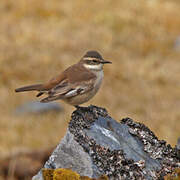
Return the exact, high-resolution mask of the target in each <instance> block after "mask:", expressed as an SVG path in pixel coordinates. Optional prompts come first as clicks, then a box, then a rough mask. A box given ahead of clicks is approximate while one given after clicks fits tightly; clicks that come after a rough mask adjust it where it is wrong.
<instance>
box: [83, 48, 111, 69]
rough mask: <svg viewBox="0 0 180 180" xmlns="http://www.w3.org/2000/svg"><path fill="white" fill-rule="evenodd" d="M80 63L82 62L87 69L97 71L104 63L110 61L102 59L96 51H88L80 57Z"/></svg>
mask: <svg viewBox="0 0 180 180" xmlns="http://www.w3.org/2000/svg"><path fill="white" fill-rule="evenodd" d="M81 63H83V65H84V67H86V68H87V69H90V70H97V71H98V70H102V68H103V65H104V64H110V63H112V62H110V61H107V60H104V59H103V57H102V56H101V55H100V54H99V53H98V52H97V51H88V52H86V54H85V55H84V56H83V57H82V59H81Z"/></svg>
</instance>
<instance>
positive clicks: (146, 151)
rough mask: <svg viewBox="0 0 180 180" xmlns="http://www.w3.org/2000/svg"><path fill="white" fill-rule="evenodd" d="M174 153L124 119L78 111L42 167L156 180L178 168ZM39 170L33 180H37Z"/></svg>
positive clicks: (143, 128)
mask: <svg viewBox="0 0 180 180" xmlns="http://www.w3.org/2000/svg"><path fill="white" fill-rule="evenodd" d="M177 153H178V150H177V149H176V148H174V149H173V148H172V147H171V146H170V145H166V142H165V141H163V140H162V141H160V140H158V138H157V137H156V136H155V135H154V133H153V132H152V131H150V130H149V129H148V128H147V127H146V126H144V125H143V124H140V123H136V122H133V120H131V119H129V118H125V119H123V120H122V121H121V123H118V122H117V121H115V120H113V119H112V118H111V117H110V116H109V115H108V113H107V111H106V110H105V109H103V108H99V107H95V106H90V107H87V108H79V109H77V110H76V111H74V112H73V114H72V119H71V121H70V123H69V128H68V131H67V133H66V135H65V137H64V138H63V140H62V141H61V142H60V144H59V145H58V146H57V148H56V149H55V151H54V152H53V153H52V155H51V156H50V158H49V160H48V161H47V162H46V163H45V165H44V167H45V168H52V169H56V168H70V169H72V170H73V171H76V172H77V173H79V174H80V175H83V176H89V177H92V178H97V177H99V176H100V175H102V174H106V175H107V176H108V177H109V178H110V179H112V180H114V179H115V180H117V179H149V180H151V179H160V178H162V177H163V176H164V175H166V174H167V173H170V172H172V171H173V170H174V168H176V167H178V165H179V162H180V159H179V157H178V155H177ZM41 178H42V174H41V171H40V172H39V173H38V175H36V176H34V178H33V180H37V179H41Z"/></svg>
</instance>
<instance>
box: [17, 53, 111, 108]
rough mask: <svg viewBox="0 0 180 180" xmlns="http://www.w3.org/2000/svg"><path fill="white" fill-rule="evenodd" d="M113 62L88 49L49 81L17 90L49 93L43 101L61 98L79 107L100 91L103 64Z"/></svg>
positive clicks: (40, 93) (39, 94)
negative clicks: (74, 62) (77, 60)
mask: <svg viewBox="0 0 180 180" xmlns="http://www.w3.org/2000/svg"><path fill="white" fill-rule="evenodd" d="M111 63H112V62H111V61H107V60H105V59H103V57H102V56H101V54H100V53H99V52H97V51H94V50H92V51H87V52H86V53H85V55H84V56H83V57H82V58H81V59H80V61H79V62H78V63H76V64H74V65H72V66H70V67H68V68H67V69H66V70H65V71H63V72H62V73H60V74H58V75H57V76H55V77H54V78H52V79H50V80H49V81H48V82H46V83H43V84H33V85H29V86H24V87H20V88H17V89H15V92H24V91H38V94H37V95H36V97H39V96H42V95H43V94H46V95H47V97H45V98H43V99H42V100H40V102H42V103H48V102H51V101H55V100H59V99H60V100H62V101H64V102H66V103H67V104H70V105H72V106H74V107H76V108H78V107H80V106H79V105H81V104H83V103H85V102H87V101H89V100H90V99H91V98H92V97H93V96H94V95H95V94H96V93H97V92H98V90H99V88H100V86H101V84H102V80H103V77H104V72H103V66H104V64H111Z"/></svg>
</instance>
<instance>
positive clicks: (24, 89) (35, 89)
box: [15, 84, 42, 92]
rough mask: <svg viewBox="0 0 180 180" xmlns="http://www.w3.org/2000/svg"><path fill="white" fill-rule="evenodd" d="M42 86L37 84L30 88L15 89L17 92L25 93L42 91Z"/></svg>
mask: <svg viewBox="0 0 180 180" xmlns="http://www.w3.org/2000/svg"><path fill="white" fill-rule="evenodd" d="M41 87H42V84H35V85H30V86H24V87H21V88H17V89H15V92H23V91H39V90H41Z"/></svg>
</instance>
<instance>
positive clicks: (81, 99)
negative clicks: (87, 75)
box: [63, 72, 103, 106]
mask: <svg viewBox="0 0 180 180" xmlns="http://www.w3.org/2000/svg"><path fill="white" fill-rule="evenodd" d="M99 73H100V74H99V75H98V76H97V77H98V78H97V79H96V82H95V83H94V88H93V89H92V90H91V91H88V92H86V93H84V94H80V95H77V96H74V97H71V98H68V99H63V100H64V101H65V102H66V103H68V104H71V105H73V106H75V105H80V104H83V103H85V102H87V101H89V100H90V99H91V98H92V97H93V96H94V95H95V94H96V93H97V91H98V90H99V88H100V86H101V83H102V80H103V72H99Z"/></svg>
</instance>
